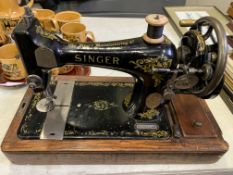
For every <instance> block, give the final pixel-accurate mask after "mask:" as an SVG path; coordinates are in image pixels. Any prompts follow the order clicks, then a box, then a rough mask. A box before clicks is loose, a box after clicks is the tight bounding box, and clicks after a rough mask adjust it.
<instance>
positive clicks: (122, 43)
mask: <svg viewBox="0 0 233 175" xmlns="http://www.w3.org/2000/svg"><path fill="white" fill-rule="evenodd" d="M134 42H135V41H134V39H129V40H122V41H117V42H105V43H96V45H95V46H96V47H117V46H118V47H121V46H128V45H131V44H133V43H134Z"/></svg>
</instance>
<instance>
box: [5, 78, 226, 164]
mask: <svg viewBox="0 0 233 175" xmlns="http://www.w3.org/2000/svg"><path fill="white" fill-rule="evenodd" d="M59 78H60V79H62V78H65V77H63V76H60V77H59ZM72 78H74V77H72ZM72 78H70V79H72ZM75 79H77V80H79V81H116V82H122V81H125V82H129V81H131V82H132V80H131V79H129V78H106V77H105V78H96V77H89V78H87V77H78V78H77V77H75ZM31 98H32V91H31V90H30V89H28V91H27V92H26V94H25V96H24V98H23V100H22V102H21V104H20V107H19V109H18V111H17V113H16V115H15V117H14V119H13V121H12V123H11V125H10V127H9V129H8V132H7V134H6V136H5V138H4V140H3V142H2V145H1V149H2V151H3V152H5V153H7V154H6V155H8V157H9V158H10V159H12V160H13V161H17V160H14V158H15V157H14V158H12V153H14V154H15V153H23V154H24V155H26V153H43V154H44V153H46V154H47V153H52V154H54V153H55V154H57V153H68V154H70V155H71V156H73V155H72V154H73V153H76V154H77V153H78V154H80V153H81V154H83V153H85V154H87V153H88V154H89V153H102V154H103V153H104V154H105V153H133V154H134V153H143V154H144V153H156V154H159V155H160V156H159V157H163V158H164V157H166V155H167V158H169V159H170V160H174V161H175V162H176V161H178V159H176V160H175V159H172V158H171V157H172V155H175V156H176V157H179V156H180V157H182V155H183V156H184V157H183V159H184V158H185V159H184V160H185V161H187V155H191V157H199V158H194V159H195V160H198V162H200V160H201V159H200V157H203V156H204V155H205V154H207V155H209V156H210V157H211V160H212V161H213V160H216V159H217V158H218V157H219V155H221V154H223V153H224V152H226V151H227V150H228V144H227V143H226V142H225V141H224V140H223V138H222V133H221V130H220V129H219V127H218V125H217V123H216V121H215V119H214V117H213V115H212V113H211V112H210V110H209V108H208V106H207V104H206V103H205V101H204V100H201V99H199V98H197V97H194V96H192V95H176V97H175V98H174V99H173V100H172V102H171V103H170V105H169V106H168V115H169V118H170V124H171V127H172V128H173V133H174V135H175V136H180V137H175V136H173V137H171V138H169V139H167V140H140V139H137V140H136V139H135V140H134V139H130V140H129V139H111V140H109V139H100V140H99V139H77V140H68V139H67V140H62V141H58V140H22V139H19V138H18V137H17V130H18V128H19V125H20V122H21V121H22V118H23V114H24V113H25V111H26V109H27V107H28V105H29V104H28V103H27V102H29V101H30V99H31ZM203 153H205V154H203ZM104 154H103V155H104ZM20 155H22V154H20ZM177 155H179V156H177ZM16 157H17V156H16ZM19 157H20V156H19V155H18V158H19ZM32 157H33V156H32ZM58 157H59V156H58ZM213 157H215V158H214V159H213ZM18 160H19V162H20V161H22V159H21V160H20V159H18ZM29 160H30V159H29ZM61 160H63V161H65V159H64V158H62V159H61ZM204 160H205V161H207V160H206V158H204ZM68 161H69V159H68ZM73 162H75V161H73ZM20 163H22V162H20ZM30 163H32V162H30Z"/></svg>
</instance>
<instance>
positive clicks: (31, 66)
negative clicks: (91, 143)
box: [13, 13, 226, 139]
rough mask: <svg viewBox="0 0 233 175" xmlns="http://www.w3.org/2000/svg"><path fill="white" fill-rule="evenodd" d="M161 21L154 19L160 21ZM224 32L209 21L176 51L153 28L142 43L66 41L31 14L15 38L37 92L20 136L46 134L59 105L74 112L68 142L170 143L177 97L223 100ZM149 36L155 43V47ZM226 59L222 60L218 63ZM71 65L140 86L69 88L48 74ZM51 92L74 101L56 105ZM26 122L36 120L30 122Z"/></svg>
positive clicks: (116, 84) (66, 135)
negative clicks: (213, 38)
mask: <svg viewBox="0 0 233 175" xmlns="http://www.w3.org/2000/svg"><path fill="white" fill-rule="evenodd" d="M157 17H158V16H156V18H153V19H152V20H159V19H158V18H157ZM208 22H210V27H209V29H208V31H207V33H206V34H205V35H203V34H201V30H200V26H201V25H203V24H204V25H206V23H208ZM199 25H200V26H199ZM213 29H215V30H217V31H218V32H217V38H218V39H220V37H222V38H221V40H220V41H219V42H220V44H217V43H215V44H213V45H211V46H209V47H208V46H207V45H206V44H205V40H206V39H207V38H209V37H210V34H211V32H212V30H213ZM221 29H222V27H221V25H220V24H219V23H217V22H216V20H215V19H212V18H203V19H202V20H200V21H199V22H197V23H196V25H193V26H192V28H191V30H190V31H189V32H187V33H186V34H185V35H184V37H182V39H181V46H180V47H179V48H178V49H176V47H175V46H174V44H173V43H172V42H171V41H170V40H169V39H168V38H167V37H166V36H164V35H163V36H161V38H162V40H161V41H159V42H157V39H154V38H153V37H158V34H155V33H153V31H152V30H153V26H151V24H149V26H148V31H147V35H144V36H143V37H138V38H133V39H127V40H120V41H112V42H93V43H68V42H66V41H64V40H63V39H62V38H61V37H60V36H59V35H57V34H56V33H50V32H47V31H45V30H43V29H42V27H41V26H40V24H39V22H38V21H37V20H36V19H35V18H34V17H33V15H32V14H30V13H28V14H27V15H26V16H25V17H24V19H23V20H22V21H21V22H20V23H19V24H18V25H17V27H16V28H15V30H14V33H13V38H14V40H15V41H16V43H17V46H18V48H19V50H20V52H21V56H22V59H23V60H24V64H25V67H26V70H27V72H28V74H29V77H28V82H29V86H30V87H31V88H32V89H33V91H34V92H35V95H34V97H33V98H32V101H31V105H29V106H28V110H27V111H26V113H25V117H24V121H25V123H21V127H20V129H19V136H20V137H21V138H38V137H39V135H41V133H40V132H34V131H35V130H36V131H41V129H42V127H43V126H44V125H45V124H43V123H44V121H45V120H46V119H45V118H46V116H47V115H49V114H50V113H51V111H56V110H57V107H60V110H61V109H62V107H64V106H70V108H69V112H68V113H67V114H66V115H68V117H67V118H66V119H65V120H66V121H67V124H66V125H65V130H64V138H79V137H81V138H89V137H94V138H96V137H97V138H103V137H104V138H119V137H120V138H128V137H132V138H135V137H140V138H152V139H159V138H162V139H165V138H169V137H173V136H174V134H175V135H177V136H178V135H179V134H177V132H176V133H175V132H174V130H173V129H174V128H172V127H171V126H170V121H169V120H171V119H170V118H169V117H168V104H169V102H170V100H171V99H172V98H173V97H174V95H175V94H194V95H196V96H198V97H202V98H209V97H212V96H215V95H216V94H218V93H219V91H220V89H221V87H222V85H223V70H224V68H225V55H224V54H225V50H226V40H224V38H225V34H224V30H221ZM156 30H157V29H156ZM145 36H146V38H148V37H149V40H147V39H145ZM150 37H152V41H153V42H154V41H156V43H153V42H150V39H151V38H150ZM161 38H159V40H160V39H161ZM221 56H222V57H223V58H224V59H222V60H219V57H221ZM66 64H77V65H89V66H97V67H104V68H109V69H115V70H120V71H124V72H126V73H129V74H131V75H132V76H133V78H134V81H133V82H132V81H129V82H125V81H123V80H122V82H121V81H117V82H114V81H111V82H109V83H107V85H106V82H105V81H104V82H98V83H96V82H91V81H90V82H89V83H86V84H85V83H82V82H81V83H80V82H78V81H74V82H73V86H72V88H70V89H69V86H67V87H65V86H64V85H60V84H59V81H58V82H56V81H50V80H51V77H50V76H51V71H50V70H51V69H52V68H55V67H60V66H63V65H66ZM64 84H69V83H67V82H66V83H64ZM60 86H61V87H62V88H60V89H63V91H61V90H60V91H59V92H56V89H59V87H60ZM66 90H67V91H66ZM43 91H45V93H44V95H43V93H42V92H43ZM68 91H69V92H68ZM53 93H54V94H56V93H57V94H56V95H58V96H59V95H61V93H64V94H66V93H67V94H69V93H70V94H71V97H70V99H69V101H68V102H66V104H65V105H64V104H63V103H62V102H59V104H58V102H56V98H55V97H54V95H53ZM56 95H55V96H56ZM67 96H69V95H67ZM44 97H45V98H44ZM59 98H60V97H58V99H59ZM64 98H65V97H64ZM43 100H45V101H43ZM46 100H47V101H46ZM64 101H66V99H65V100H64ZM41 102H42V105H41V104H40V103H41ZM35 104H37V106H40V107H41V106H42V108H40V107H39V108H37V106H35ZM38 104H39V105H38ZM51 106H52V107H51ZM41 109H42V110H41ZM184 110H185V109H184ZM61 111H62V110H61ZM60 113H62V112H60ZM27 116H34V117H33V119H31V118H30V119H31V120H28V118H27ZM34 119H35V120H34ZM25 127H26V128H27V130H26V132H25ZM176 128H177V129H178V130H179V127H176ZM42 130H43V129H42ZM74 130H75V131H76V132H73V131H74ZM69 133H72V134H69ZM74 133H75V134H74ZM178 133H179V131H178ZM29 134H31V135H29Z"/></svg>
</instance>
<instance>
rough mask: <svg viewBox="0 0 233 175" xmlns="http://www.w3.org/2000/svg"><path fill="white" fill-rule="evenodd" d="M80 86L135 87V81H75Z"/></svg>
mask: <svg viewBox="0 0 233 175" xmlns="http://www.w3.org/2000/svg"><path fill="white" fill-rule="evenodd" d="M75 85H78V86H113V87H133V86H134V84H133V83H124V82H78V81H77V82H75Z"/></svg>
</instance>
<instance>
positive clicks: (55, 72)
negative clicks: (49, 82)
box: [52, 65, 74, 75]
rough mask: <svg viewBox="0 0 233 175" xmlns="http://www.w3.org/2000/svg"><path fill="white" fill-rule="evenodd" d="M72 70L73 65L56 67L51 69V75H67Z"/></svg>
mask: <svg viewBox="0 0 233 175" xmlns="http://www.w3.org/2000/svg"><path fill="white" fill-rule="evenodd" d="M73 69H74V66H73V65H65V66H62V67H57V68H53V69H52V75H59V74H68V73H69V72H71V71H72V70H73Z"/></svg>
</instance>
